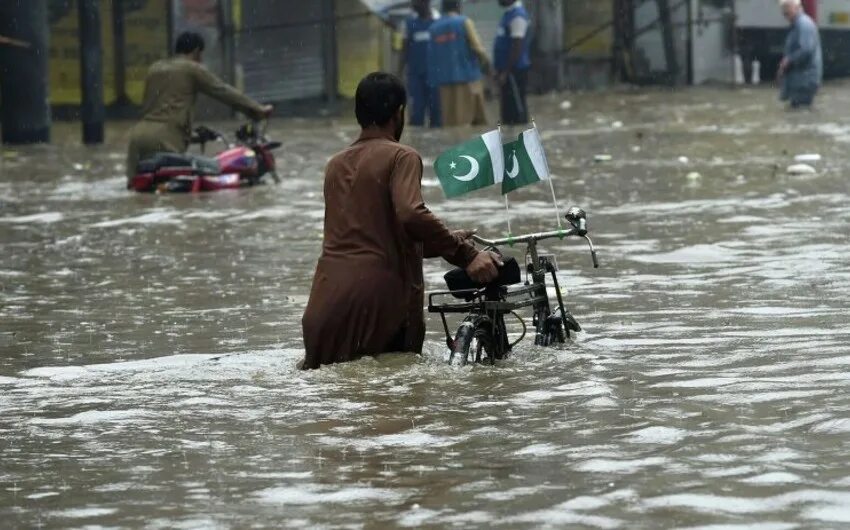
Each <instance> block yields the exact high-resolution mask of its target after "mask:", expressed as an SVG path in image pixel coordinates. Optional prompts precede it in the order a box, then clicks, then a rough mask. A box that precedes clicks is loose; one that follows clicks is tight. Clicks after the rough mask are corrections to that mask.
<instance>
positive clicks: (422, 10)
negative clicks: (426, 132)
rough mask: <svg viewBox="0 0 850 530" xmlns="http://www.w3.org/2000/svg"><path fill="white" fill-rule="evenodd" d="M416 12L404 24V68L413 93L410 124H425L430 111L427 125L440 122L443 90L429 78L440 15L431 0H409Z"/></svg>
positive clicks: (409, 87)
mask: <svg viewBox="0 0 850 530" xmlns="http://www.w3.org/2000/svg"><path fill="white" fill-rule="evenodd" d="M410 7H411V9H413V11H414V14H413V16H411V17H409V18H408V19H407V20H405V21H404V25H403V26H402V39H403V45H402V46H403V47H402V51H401V70H402V71H404V68H405V66H406V67H407V92H408V94H409V95H410V124H411V125H414V126H417V127H422V126H424V125H425V115H426V113H427V114H428V125H430V126H431V127H440V126H441V122H442V120H441V116H440V90H439V89H438V88H437V87H436V86H434V85H433V83H431V82H430V80H429V79H428V53H429V49H430V47H431V33H430V32H429V31H428V30H430V29H431V24H433V23H434V20H436V19H438V18H440V14H439V13H435V12H434V11H432V9H431V2H430V1H429V0H413V1H412V2H410Z"/></svg>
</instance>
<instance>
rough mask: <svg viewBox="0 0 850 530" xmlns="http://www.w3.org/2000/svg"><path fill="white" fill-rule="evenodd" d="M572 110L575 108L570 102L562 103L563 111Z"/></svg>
mask: <svg viewBox="0 0 850 530" xmlns="http://www.w3.org/2000/svg"><path fill="white" fill-rule="evenodd" d="M571 108H573V104H572V102H570V101H568V100H564V101H562V102H561V110H570V109H571Z"/></svg>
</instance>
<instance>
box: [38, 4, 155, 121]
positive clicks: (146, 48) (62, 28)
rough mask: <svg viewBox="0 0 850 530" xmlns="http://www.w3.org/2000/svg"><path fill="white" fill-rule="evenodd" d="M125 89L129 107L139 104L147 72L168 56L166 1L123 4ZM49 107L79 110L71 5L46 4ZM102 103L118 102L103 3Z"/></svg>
mask: <svg viewBox="0 0 850 530" xmlns="http://www.w3.org/2000/svg"><path fill="white" fill-rule="evenodd" d="M125 6H126V7H125V10H126V13H125V15H126V24H125V28H126V44H125V46H126V69H125V75H126V88H127V94H126V95H127V96H128V97H129V99H130V101H131V102H133V103H136V104H138V103H141V101H142V95H143V92H144V79H145V73H146V72H147V68H148V66H149V65H150V64H151V63H152V62H154V61H156V60H157V59H160V58H162V57H165V56H166V55H167V54H168V5H167V0H132V1H125ZM48 7H49V13H50V15H49V16H50V103H51V104H52V105H54V106H56V105H59V106H64V105H79V104H80V100H81V95H80V50H79V33H78V28H79V24H78V18H77V2H76V1H75V0H50V2H49V4H48ZM100 17H101V37H102V42H103V81H104V100H105V103H106V104H107V105H109V104H111V103H114V102H115V100H116V93H115V82H114V81H115V68H114V66H115V65H114V49H115V42H114V38H113V33H112V2H111V1H108V0H104V1H102V2H101V13H100Z"/></svg>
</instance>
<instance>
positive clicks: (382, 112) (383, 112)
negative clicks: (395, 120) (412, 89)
mask: <svg viewBox="0 0 850 530" xmlns="http://www.w3.org/2000/svg"><path fill="white" fill-rule="evenodd" d="M406 102H407V90H406V89H405V88H404V84H403V83H402V82H401V80H400V79H399V78H398V77H396V76H394V75H392V74H388V73H386V72H372V73H371V74H369V75H367V76H366V77H364V78H363V80H362V81H360V84H359V85H357V93H356V94H355V95H354V107H355V108H354V113H355V114H356V115H357V123H359V124H360V126H361V127H363V128H364V129H365V128H366V127H370V126H372V125H377V126H378V127H383V126H384V125H386V124H387V123H389V121H390V120H391V119H392V117H393V116H395V114H396V112H398V109H400V108H401V107H402V106H403V105H404V104H405V103H406Z"/></svg>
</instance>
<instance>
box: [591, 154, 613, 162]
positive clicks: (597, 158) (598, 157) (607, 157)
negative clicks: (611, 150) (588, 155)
mask: <svg viewBox="0 0 850 530" xmlns="http://www.w3.org/2000/svg"><path fill="white" fill-rule="evenodd" d="M613 159H614V157H612V156H611V155H596V156H594V157H593V161H594V162H610V161H611V160H613Z"/></svg>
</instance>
